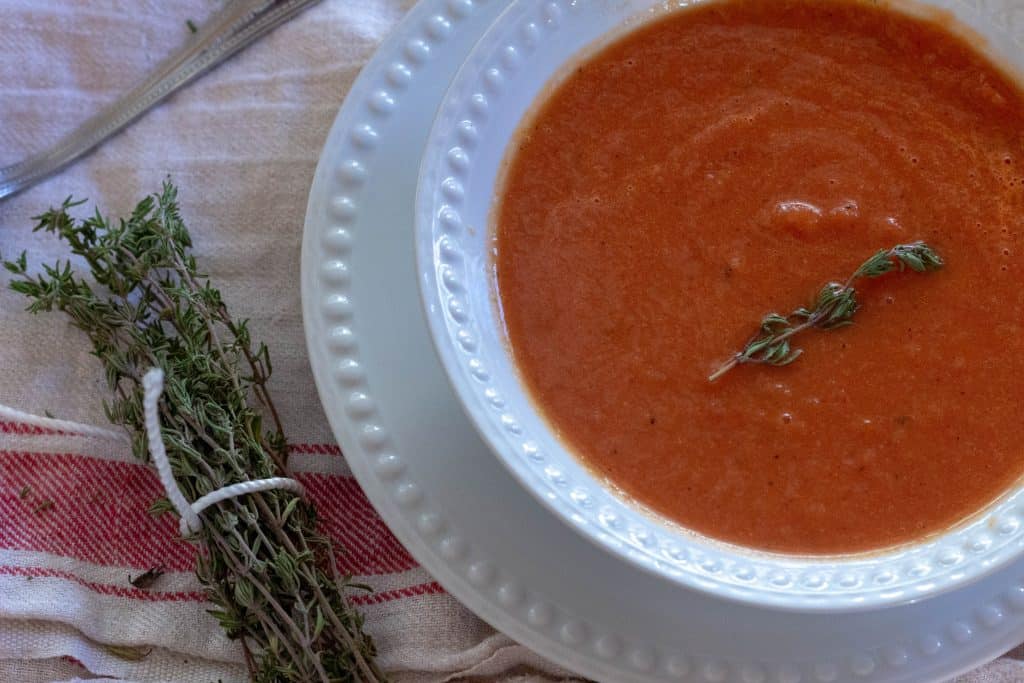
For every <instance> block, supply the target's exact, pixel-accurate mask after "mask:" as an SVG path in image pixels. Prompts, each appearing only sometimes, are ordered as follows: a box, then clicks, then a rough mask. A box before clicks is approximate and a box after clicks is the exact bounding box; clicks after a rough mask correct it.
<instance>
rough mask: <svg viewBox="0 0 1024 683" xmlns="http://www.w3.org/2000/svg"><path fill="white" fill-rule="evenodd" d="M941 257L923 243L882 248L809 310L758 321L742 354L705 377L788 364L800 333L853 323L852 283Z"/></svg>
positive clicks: (934, 263)
mask: <svg viewBox="0 0 1024 683" xmlns="http://www.w3.org/2000/svg"><path fill="white" fill-rule="evenodd" d="M942 265H943V262H942V258H941V257H940V256H939V255H938V254H937V253H936V252H935V250H934V249H932V248H931V247H929V246H928V245H927V244H925V243H924V242H911V243H909V244H897V245H896V246H895V247H893V248H891V249H882V250H881V251H879V252H878V253H876V254H875V255H874V256H872V257H871V258H869V259H868V260H867V261H865V262H864V263H862V264H861V266H860V268H858V269H857V270H855V271H854V272H853V275H851V276H850V277H849V278H847V280H846V282H843V283H839V282H829V283H828V284H826V285H825V286H823V287H822V288H821V290H819V292H818V295H817V297H815V299H814V301H813V302H812V303H811V306H810V307H809V308H798V309H796V310H795V311H793V312H792V313H790V314H789V315H788V316H787V315H781V314H779V313H769V314H768V315H766V316H765V317H764V318H763V319H762V320H761V327H760V328H758V331H757V332H756V333H755V334H754V336H753V337H751V338H750V341H748V342H747V345H746V346H744V347H743V350H742V351H738V352H737V353H736V354H734V355H733V357H732V358H730V359H729V360H728V361H726V362H725V363H723V364H722V366H721V367H719V368H718V369H717V370H715V371H714V372H713V373H711V375H710V376H709V377H708V381H709V382H714V381H715V380H716V379H718V378H719V377H721V376H722V375H724V374H725V373H727V372H729V371H730V370H732V369H733V368H734V367H736V366H737V365H743V364H745V363H759V364H762V365H775V366H782V365H789V364H790V363H792V362H793V361H795V360H796V359H797V358H799V357H800V354H801V353H803V350H802V349H794V348H792V346H791V345H790V342H789V340H790V338H791V337H793V336H794V335H796V334H799V333H800V332H803V331H804V330H807V329H810V328H812V327H817V328H819V329H822V330H834V329H837V328H839V327H845V326H846V325H852V324H853V315H854V314H855V313H856V312H857V310H858V309H859V308H860V304H859V303H858V302H857V291H856V290H855V289H854V288H853V285H854V283H855V282H856V281H857V280H859V279H861V278H876V277H881V276H882V275H885V274H886V273H891V272H892V271H894V270H899V271H900V272H902V271H904V270H906V269H908V268H909V269H910V270H912V271H914V272H915V273H924V272H927V271H931V270H938V269H939V268H941V267H942Z"/></svg>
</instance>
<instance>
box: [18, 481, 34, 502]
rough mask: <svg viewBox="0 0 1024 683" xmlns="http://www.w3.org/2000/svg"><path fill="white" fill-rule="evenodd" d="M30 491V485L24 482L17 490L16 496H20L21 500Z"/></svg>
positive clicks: (26, 496)
mask: <svg viewBox="0 0 1024 683" xmlns="http://www.w3.org/2000/svg"><path fill="white" fill-rule="evenodd" d="M30 493H32V487H31V486H29V485H28V484H25V485H24V486H22V487H21V490H20V491H18V498H20V499H21V500H25V499H26V498H28V494H30Z"/></svg>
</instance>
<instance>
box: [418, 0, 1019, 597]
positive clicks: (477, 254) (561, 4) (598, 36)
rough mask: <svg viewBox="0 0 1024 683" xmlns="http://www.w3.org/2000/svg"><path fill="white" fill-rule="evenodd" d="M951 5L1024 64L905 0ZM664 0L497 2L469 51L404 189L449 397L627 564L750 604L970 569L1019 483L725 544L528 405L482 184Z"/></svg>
mask: <svg viewBox="0 0 1024 683" xmlns="http://www.w3.org/2000/svg"><path fill="white" fill-rule="evenodd" d="M677 2H679V4H683V3H684V2H685V3H686V4H693V3H694V0H677ZM936 8H938V9H940V10H947V11H950V12H955V14H956V16H957V17H958V18H959V19H960V20H961V21H962V22H963V23H964V25H965V30H966V31H967V32H968V33H970V32H975V33H977V34H980V35H982V36H984V37H985V38H986V39H987V41H988V42H987V47H988V48H989V49H990V52H991V53H992V55H993V56H994V57H995V58H996V59H998V60H1000V61H1003V62H1005V63H1007V64H1009V65H1011V66H1012V67H1013V68H1015V69H1016V70H1017V71H1018V72H1019V73H1024V59H1022V58H1021V53H1022V50H1021V46H1020V44H1019V43H1016V42H1014V40H1013V39H1012V37H1011V36H1010V35H1009V34H1008V33H1007V32H1006V31H1005V30H1003V28H1002V25H1000V24H999V23H997V20H996V19H994V18H993V17H991V16H990V15H986V14H984V13H982V12H980V11H978V10H977V8H976V7H975V6H973V5H969V4H967V3H966V2H964V0H923V2H921V3H916V2H915V3H913V4H910V3H907V4H905V9H906V10H907V11H908V12H909V13H914V12H918V13H924V14H928V13H933V12H934V11H935V9H936ZM672 10H675V8H674V7H673V8H671V9H668V8H666V6H665V5H664V4H663V0H549V1H548V2H547V3H546V4H544V5H543V6H542V5H541V4H540V3H537V2H535V1H534V0H519V1H518V2H513V3H511V4H510V5H509V8H508V10H507V11H505V12H503V13H502V14H501V16H500V17H499V18H498V20H496V21H495V22H494V23H493V24H492V25H491V27H490V28H489V29H488V31H487V32H486V34H485V35H484V36H483V38H481V40H480V41H479V42H477V44H476V45H475V46H474V47H473V49H472V51H471V52H470V54H469V56H468V58H467V59H466V61H465V62H464V64H463V66H462V67H461V68H460V69H459V72H458V73H457V74H456V76H455V79H454V81H453V82H452V85H451V87H450V88H449V89H448V91H447V93H446V94H445V96H444V99H443V100H442V102H441V107H440V110H439V113H438V115H437V117H436V119H435V121H434V126H433V129H432V131H431V133H430V135H429V137H428V138H427V142H426V149H425V152H424V156H423V163H422V167H421V169H420V179H419V183H418V189H417V200H416V218H415V220H416V234H415V238H416V240H415V241H416V249H417V262H418V269H419V278H420V284H421V290H422V292H421V293H422V296H423V299H424V302H425V303H426V305H427V307H428V308H427V310H428V311H429V315H428V316H427V318H428V320H427V322H428V325H429V327H430V330H431V332H432V334H433V341H434V344H435V346H436V348H437V350H438V352H439V355H440V357H441V363H442V365H443V366H445V368H446V370H447V373H448V377H449V378H450V379H451V381H452V384H453V386H454V388H455V393H456V395H457V396H458V397H459V399H460V400H461V405H462V406H463V407H464V409H465V411H466V413H467V414H468V415H469V417H470V419H471V420H472V421H473V423H474V424H475V426H476V428H477V429H478V430H479V431H480V433H481V434H482V435H483V437H484V440H485V441H487V442H488V443H489V444H490V445H491V447H492V449H493V450H494V452H495V453H496V454H497V456H498V457H499V459H500V460H501V461H502V462H503V463H504V464H505V465H506V466H507V467H508V468H509V469H510V471H511V472H512V474H513V475H515V476H516V477H517V478H518V479H519V481H520V482H521V483H522V485H523V486H524V487H525V488H526V489H527V490H530V491H532V492H533V493H534V494H535V495H536V496H537V498H538V499H539V500H540V501H541V502H542V503H544V504H545V505H547V506H548V507H549V508H550V509H551V510H552V511H553V512H555V514H557V515H560V516H561V517H562V518H563V519H565V520H566V521H567V522H569V523H571V524H572V526H573V528H575V529H576V530H578V531H579V532H580V533H582V534H583V535H584V536H586V537H588V538H590V539H592V540H593V541H594V542H596V543H598V544H601V545H603V546H605V547H606V548H607V549H608V550H609V551H610V552H613V553H616V554H618V555H619V556H621V557H623V558H625V559H627V560H629V561H631V562H634V563H636V564H637V566H639V567H641V568H643V569H646V570H649V571H653V572H655V573H657V574H660V575H662V576H665V577H667V578H669V579H671V580H673V581H677V582H679V583H681V584H682V585H684V586H688V587H691V588H698V589H700V590H703V591H706V592H710V593H712V594H714V595H719V596H723V597H728V598H732V599H736V600H742V601H745V602H749V603H751V604H755V605H761V606H767V607H778V608H785V609H799V610H821V611H850V610H863V609H872V608H881V607H889V606H892V605H894V604H901V603H906V602H911V601H913V600H920V599H923V598H926V597H930V596H932V595H934V594H936V593H940V592H943V591H947V590H951V589H953V588H956V587H957V586H960V585H963V584H965V583H968V582H970V581H974V580H975V579H977V578H978V577H980V576H984V575H985V574H988V573H990V572H992V571H994V570H996V569H997V568H999V567H1001V566H1004V565H1006V564H1008V563H1009V562H1012V561H1014V560H1016V559H1017V558H1018V557H1019V556H1020V552H1021V550H1022V549H1024V523H1022V522H1021V518H1020V514H1019V512H1020V510H1021V509H1022V507H1024V487H1018V488H1017V489H1015V490H1012V491H1010V492H1008V493H1007V494H1006V495H1004V496H1001V497H1000V498H999V500H997V501H995V502H994V503H992V504H991V505H990V506H989V507H988V508H987V509H986V510H985V511H984V513H983V514H978V515H975V516H974V517H973V518H972V520H971V521H970V522H969V523H965V524H962V525H959V526H958V527H956V528H955V529H953V530H951V531H949V532H947V533H944V534H942V535H940V536H937V537H934V538H929V539H927V540H926V541H924V542H921V543H917V544H907V545H904V546H900V547H899V548H896V549H894V550H890V551H887V552H882V553H865V554H859V555H850V556H845V557H799V556H793V555H789V556H786V555H780V554H774V553H767V552H760V551H756V550H752V549H749V548H742V547H740V546H736V545H732V544H728V543H723V542H721V541H717V540H713V539H710V538H708V537H706V536H702V535H700V534H697V533H694V532H692V531H689V530H685V529H681V528H680V527H678V526H676V525H671V524H667V523H659V522H664V518H661V517H659V516H658V515H657V513H654V512H652V511H647V510H643V509H640V507H639V506H638V505H637V504H635V503H631V502H629V501H628V500H625V499H623V498H622V497H620V496H618V495H615V494H614V493H613V492H612V491H610V490H609V489H608V488H607V487H606V486H604V485H602V483H601V482H600V481H599V479H598V478H597V477H595V476H594V475H593V474H592V473H591V472H590V471H589V470H588V469H587V468H586V467H584V466H583V465H582V464H581V463H580V462H579V461H578V460H577V459H576V458H575V457H574V456H573V454H572V453H571V452H570V449H568V448H567V447H566V446H565V445H564V444H563V443H562V442H561V440H560V439H559V438H558V436H557V435H556V434H555V432H554V430H553V429H552V428H551V427H550V425H549V424H548V423H547V421H546V420H545V419H544V418H543V417H542V416H541V415H540V413H539V412H538V411H537V409H536V407H535V406H534V404H533V402H532V401H531V399H530V397H529V394H528V392H527V390H526V388H525V387H523V385H522V382H521V380H520V377H519V373H518V372H517V371H516V368H515V361H514V359H513V358H512V354H511V351H510V349H509V345H508V340H507V338H506V333H505V323H504V320H503V318H502V314H501V312H500V311H499V310H498V308H497V306H495V305H494V301H493V297H494V295H495V292H494V270H493V264H492V256H491V254H492V251H493V248H494V244H493V239H492V235H491V233H490V230H489V229H488V223H489V217H490V213H491V210H492V208H493V206H492V204H493V197H494V188H495V184H496V182H497V178H498V177H499V175H500V169H501V167H502V163H503V160H504V157H505V150H506V146H507V144H508V141H509V140H511V139H512V138H513V136H514V134H515V131H516V130H517V129H518V127H519V124H520V121H521V119H522V117H523V116H524V114H525V113H526V111H527V109H528V108H529V107H530V106H532V104H533V101H534V100H535V99H536V97H537V95H538V93H539V92H541V91H542V89H543V88H545V87H546V86H547V84H548V82H549V81H550V79H551V78H552V77H553V76H554V75H555V74H557V73H561V72H563V70H564V67H565V65H566V63H568V62H570V61H571V60H572V59H573V58H574V56H575V55H577V54H579V53H580V52H581V51H584V50H592V49H593V44H594V43H595V41H597V43H598V44H606V43H607V42H608V39H609V36H613V35H615V34H616V33H621V32H622V31H623V30H624V28H626V27H629V26H633V27H636V25H638V24H641V23H642V22H644V21H647V20H649V19H650V18H652V17H654V16H659V15H664V14H665V13H666V11H672Z"/></svg>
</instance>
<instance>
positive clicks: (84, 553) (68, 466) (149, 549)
mask: <svg viewBox="0 0 1024 683" xmlns="http://www.w3.org/2000/svg"><path fill="white" fill-rule="evenodd" d="M23 491H24V493H22V492H23ZM162 495H163V491H162V489H161V488H160V483H159V481H158V480H157V478H156V476H155V475H154V474H153V473H152V472H151V471H150V470H149V469H148V468H146V467H144V466H142V465H136V464H132V463H124V462H114V461H108V460H101V459H98V458H90V457H85V456H79V455H72V454H70V453H55V454H48V453H46V454H44V453H30V452H16V451H0V519H2V520H3V522H2V523H0V547H2V548H9V549H12V550H34V551H43V552H48V553H53V554H55V555H64V556H68V557H74V558H77V559H80V560H85V561H86V562H91V563H93V564H99V565H107V566H123V567H134V568H146V569H148V568H149V567H152V566H155V565H159V564H162V565H164V566H166V567H167V568H168V569H170V570H172V571H185V570H190V569H191V568H192V566H193V557H194V554H195V551H194V550H193V548H192V546H190V545H188V544H187V543H184V542H182V541H180V540H179V539H178V528H177V523H176V521H175V520H174V519H173V518H172V517H171V516H169V515H164V516H161V517H160V518H153V517H152V516H151V515H150V514H149V513H148V508H149V505H150V504H151V503H152V502H153V501H154V500H156V499H157V498H159V497H160V496H162Z"/></svg>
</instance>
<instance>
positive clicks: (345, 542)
mask: <svg viewBox="0 0 1024 683" xmlns="http://www.w3.org/2000/svg"><path fill="white" fill-rule="evenodd" d="M296 476H297V478H298V480H299V481H301V482H302V484H303V485H304V486H305V487H306V490H307V491H308V492H309V495H310V496H311V497H312V498H313V501H314V502H315V503H316V507H317V513H318V515H319V516H320V524H321V527H322V529H323V531H324V533H326V534H327V535H328V536H330V537H331V538H332V539H334V540H335V541H337V542H338V543H340V544H341V546H342V547H343V548H344V549H345V552H344V554H341V555H339V556H338V566H339V568H340V569H341V571H343V572H346V573H349V574H357V575H361V576H366V575H376V574H392V573H397V572H404V571H408V570H409V569H413V568H414V567H416V566H417V565H416V560H414V559H413V558H412V556H411V555H409V553H408V551H406V549H405V548H404V547H403V546H402V544H401V543H399V542H398V539H397V538H395V537H394V535H393V534H392V533H391V531H390V530H389V529H388V527H387V525H386V524H385V523H384V520H383V519H381V518H380V516H379V515H377V511H376V510H374V509H373V506H372V505H370V501H369V500H367V499H366V495H365V494H364V493H363V490H362V489H361V488H359V484H358V483H357V482H356V480H355V479H353V478H352V477H342V476H338V475H330V474H313V473H305V474H299V475H296Z"/></svg>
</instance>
